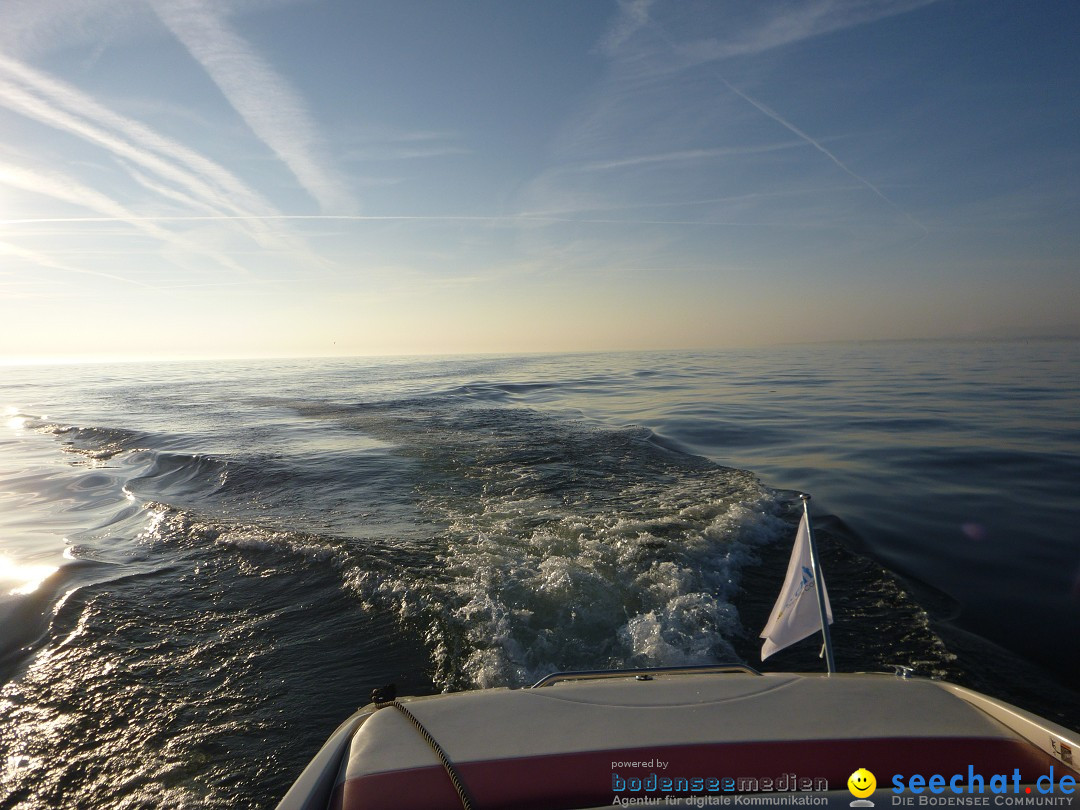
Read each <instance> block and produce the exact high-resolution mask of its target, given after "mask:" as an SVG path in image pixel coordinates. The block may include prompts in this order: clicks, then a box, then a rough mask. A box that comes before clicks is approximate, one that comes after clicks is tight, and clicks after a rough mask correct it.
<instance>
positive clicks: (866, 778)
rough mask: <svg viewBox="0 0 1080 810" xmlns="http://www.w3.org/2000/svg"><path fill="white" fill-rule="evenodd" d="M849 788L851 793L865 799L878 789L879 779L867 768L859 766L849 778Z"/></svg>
mask: <svg viewBox="0 0 1080 810" xmlns="http://www.w3.org/2000/svg"><path fill="white" fill-rule="evenodd" d="M847 789H848V790H850V791H851V795H852V796H855V797H856V798H859V799H865V798H866V797H867V796H869V795H870V794H871V793H873V792H874V791H875V790H877V779H875V778H874V775H873V774H872V773H870V771H868V770H866V768H859V770H857V771H855V773H853V774H852V775H851V776H849V777H848V780H847Z"/></svg>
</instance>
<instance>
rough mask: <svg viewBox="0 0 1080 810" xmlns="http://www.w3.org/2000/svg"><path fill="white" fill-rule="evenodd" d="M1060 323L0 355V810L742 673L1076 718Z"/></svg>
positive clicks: (194, 783)
mask: <svg viewBox="0 0 1080 810" xmlns="http://www.w3.org/2000/svg"><path fill="white" fill-rule="evenodd" d="M1078 486H1080V342H1078V341H1065V340H1062V341H1055V340H1046V341H1028V342H986V343H983V342H910V343H874V344H864V345H839V344H838V345H815V346H800V347H784V348H768V349H758V350H737V351H714V352H655V353H627V354H582V355H558V356H526V357H461V358H388V359H386V358H384V359H369V358H361V359H333V360H289V361H259V362H255V361H243V362H241V361H230V362H217V363H200V364H184V363H175V364H160V365H141V364H139V365H136V364H132V365H111V366H89V365H87V366H36V367H31V366H26V367H5V368H0V717H2V718H3V721H2V722H0V767H5V768H6V770H5V774H4V779H3V780H2V781H0V807H4V808H14V807H19V808H34V809H35V810H36V808H54V807H76V806H77V807H80V808H95V807H102V808H105V807H108V808H129V807H130V808H136V807H138V808H143V807H154V808H158V807H160V808H166V807H168V808H177V807H192V808H194V807H200V808H202V807H209V808H249V807H273V805H274V803H275V802H276V800H277V799H278V798H279V797H280V795H281V794H282V793H283V792H284V790H285V789H286V788H287V787H288V785H289V783H290V782H291V780H292V779H293V778H295V776H296V775H297V774H298V773H299V771H300V770H301V769H302V767H303V766H304V764H306V762H307V760H308V758H310V756H311V755H312V754H313V753H314V752H315V750H316V749H317V748H318V747H319V745H320V744H321V743H322V741H323V740H324V739H325V737H326V735H327V734H328V733H329V731H330V730H332V728H333V727H334V726H335V725H336V724H337V723H338V722H340V720H342V719H343V718H344V717H345V716H346V715H347V714H348V713H349V712H350V711H351V710H352V709H353V708H355V707H356V706H358V705H361V704H363V703H365V702H367V698H368V695H369V693H370V690H371V688H372V687H374V686H377V685H380V684H383V683H386V682H389V681H395V682H397V684H398V687H399V692H401V693H404V694H409V693H413V694H417V693H425V692H426V693H430V692H434V691H439V690H454V689H465V688H475V687H483V686H497V685H522V684H528V683H530V682H532V681H533V680H535V679H538V678H539V677H540V676H542V675H544V674H546V673H547V672H549V671H553V670H557V669H580V668H597V667H624V666H630V665H667V664H679V663H710V662H715V661H720V660H742V661H745V662H747V663H749V664H750V665H751V666H755V667H759V668H762V669H802V670H807V669H817V668H819V667H821V666H822V665H821V662H820V661H819V659H818V658H817V652H818V650H817V645H816V644H815V643H814V642H813V641H812V640H808V641H805V642H802V643H801V644H799V645H796V646H795V647H792V648H790V649H788V650H785V651H783V652H781V653H778V654H777V655H775V656H774V657H772V658H770V659H769V661H768V662H766V664H764V665H763V664H762V663H761V662H760V659H759V657H758V654H759V650H760V640H759V639H758V638H757V636H758V633H759V632H760V629H761V627H762V626H763V625H764V622H765V619H766V617H767V615H768V612H769V609H770V608H771V605H772V602H773V600H774V599H775V596H776V594H777V591H778V589H779V585H780V582H781V580H782V578H783V574H784V569H785V567H786V563H787V556H788V554H789V552H790V545H791V541H792V539H793V537H794V531H795V524H796V523H797V520H798V513H799V509H800V505H799V501H798V498H797V492H798V491H805V492H808V493H810V494H812V496H813V500H812V501H811V504H812V512H813V514H814V515H815V519H816V526H817V529H818V536H819V543H820V544H821V546H822V553H823V557H824V565H825V576H826V579H827V581H828V584H829V591H830V596H831V600H832V604H833V608H834V612H835V614H836V623H835V624H834V628H833V634H834V643H835V645H836V648H837V661H838V664H839V666H840V668H841V669H845V670H869V669H887V668H889V665H891V664H893V663H903V664H912V663H913V664H915V665H916V666H917V668H918V669H919V671H920V672H921V673H923V674H927V675H939V676H943V677H947V678H949V679H950V680H954V681H957V682H960V683H965V684H970V685H973V686H975V687H976V688H979V689H981V690H983V691H986V692H988V693H991V694H995V695H998V696H1001V697H1004V698H1005V699H1007V700H1010V701H1012V702H1015V703H1018V704H1019V705H1021V706H1024V707H1026V708H1029V709H1032V710H1034V711H1037V712H1039V713H1041V714H1044V715H1046V716H1049V717H1051V718H1052V719H1055V720H1057V721H1058V722H1061V723H1063V724H1065V725H1067V726H1070V727H1073V728H1076V727H1078V726H1080V695H1078V694H1077V692H1076V691H1075V689H1076V687H1077V683H1078V679H1077V676H1076V673H1077V671H1078V666H1080V531H1078V529H1077V527H1078V526H1080V497H1078V494H1077V489H1078Z"/></svg>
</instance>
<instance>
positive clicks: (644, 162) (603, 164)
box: [573, 141, 805, 172]
mask: <svg viewBox="0 0 1080 810" xmlns="http://www.w3.org/2000/svg"><path fill="white" fill-rule="evenodd" d="M804 145H805V143H803V142H802V141H787V142H784V143H775V144H762V145H760V146H730V147H720V148H716V149H683V150H681V151H678V152H662V153H659V154H655V155H635V156H632V157H625V158H615V159H612V160H597V161H593V162H590V163H585V164H582V165H581V166H576V167H573V171H586V172H597V171H609V170H611V169H627V168H633V167H637V166H648V165H652V164H658V163H660V164H662V163H685V162H688V161H689V162H697V161H702V160H711V159H715V158H730V157H736V156H740V155H758V154H764V153H766V152H778V151H781V150H784V149H792V148H797V147H802V146H804Z"/></svg>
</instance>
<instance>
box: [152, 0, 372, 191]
mask: <svg viewBox="0 0 1080 810" xmlns="http://www.w3.org/2000/svg"><path fill="white" fill-rule="evenodd" d="M151 5H152V6H153V8H154V11H156V12H157V15H158V17H160V18H161V21H162V22H163V23H165V25H166V26H167V27H168V28H169V30H170V31H172V33H173V34H174V35H175V36H176V38H177V39H179V40H180V42H181V43H183V45H184V47H185V48H187V50H188V52H189V53H190V54H191V56H192V57H193V58H194V59H195V61H197V62H198V63H199V64H200V65H201V66H202V68H203V70H205V71H206V72H207V74H208V75H209V76H210V78H211V79H212V80H213V82H214V84H216V85H217V86H218V89H219V90H221V92H222V94H224V96H225V98H226V99H228V101H229V103H230V104H232V106H233V108H234V109H235V110H236V112H237V113H239V114H240V117H241V118H243V119H244V121H245V122H246V123H247V125H248V126H249V127H250V128H251V131H252V132H254V133H255V135H256V136H257V137H258V138H259V139H260V140H262V142H263V143H265V144H266V145H267V146H268V147H270V149H271V151H273V152H274V153H275V154H276V155H277V156H278V157H279V158H280V159H281V160H282V162H283V163H284V164H285V165H286V166H287V167H288V168H289V171H291V172H292V173H293V175H294V176H295V177H296V179H297V180H298V181H299V182H300V185H301V186H303V188H304V189H305V190H306V191H307V192H308V193H309V194H310V195H311V196H312V197H313V198H314V199H315V200H316V201H318V203H319V205H320V206H321V207H322V209H323V210H324V211H349V210H352V209H353V208H355V203H354V202H353V200H352V198H351V197H350V195H349V193H348V192H347V191H346V190H345V188H344V187H343V186H342V185H341V183H340V182H338V181H337V180H336V179H335V178H334V176H333V173H332V172H331V171H330V170H329V169H328V168H327V167H325V166H324V165H323V164H322V161H321V160H320V159H319V157H318V156H317V155H316V153H315V148H316V145H317V144H318V142H319V138H318V134H317V131H316V127H315V126H314V124H313V122H312V121H311V116H310V115H309V114H308V112H307V109H306V107H305V105H304V103H303V101H302V100H301V99H300V97H299V96H298V95H297V94H296V92H295V91H294V90H293V89H292V88H291V87H290V86H289V85H288V84H287V83H286V82H285V80H284V79H283V78H282V77H281V76H279V75H278V74H277V73H276V71H274V69H273V68H272V67H271V66H270V65H269V64H268V63H267V62H266V60H264V59H263V58H262V57H261V56H260V55H259V54H257V53H256V52H255V51H254V50H252V48H251V47H250V46H249V45H248V43H247V42H245V41H244V40H243V39H242V38H241V37H239V36H237V35H236V34H235V33H234V32H233V31H231V30H230V29H229V28H228V27H227V26H226V25H225V23H224V22H223V21H222V20H221V19H220V18H219V17H218V16H217V15H216V14H215V13H214V11H213V10H212V7H211V6H209V5H207V4H205V3H203V2H202V0H153V2H152V3H151Z"/></svg>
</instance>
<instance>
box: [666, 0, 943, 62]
mask: <svg viewBox="0 0 1080 810" xmlns="http://www.w3.org/2000/svg"><path fill="white" fill-rule="evenodd" d="M936 2H940V0H809V1H808V0H759V1H758V2H755V3H749V4H746V5H745V6H743V7H742V9H740V11H741V13H730V14H728V15H726V22H727V24H726V25H725V26H724V32H723V34H721V35H718V36H715V37H708V38H701V37H700V36H687V37H685V38H684V41H683V42H682V44H681V45H680V48H679V52H680V54H681V55H682V56H683V57H684V58H687V59H689V60H690V61H691V62H701V61H711V60H716V59H729V58H731V57H736V56H749V55H753V54H759V53H764V52H765V51H770V50H773V49H774V48H780V47H783V46H785V45H792V44H794V43H796V42H802V41H804V40H807V39H812V38H814V37H819V36H823V35H825V34H830V33H834V32H836V31H842V30H845V29H848V28H854V27H856V26H860V25H867V24H869V23H872V22H876V21H877V20H882V19H885V18H888V17H895V16H897V15H899V14H906V13H907V12H910V11H914V10H916V9H919V8H922V7H923V6H928V5H931V4H932V3H936Z"/></svg>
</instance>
